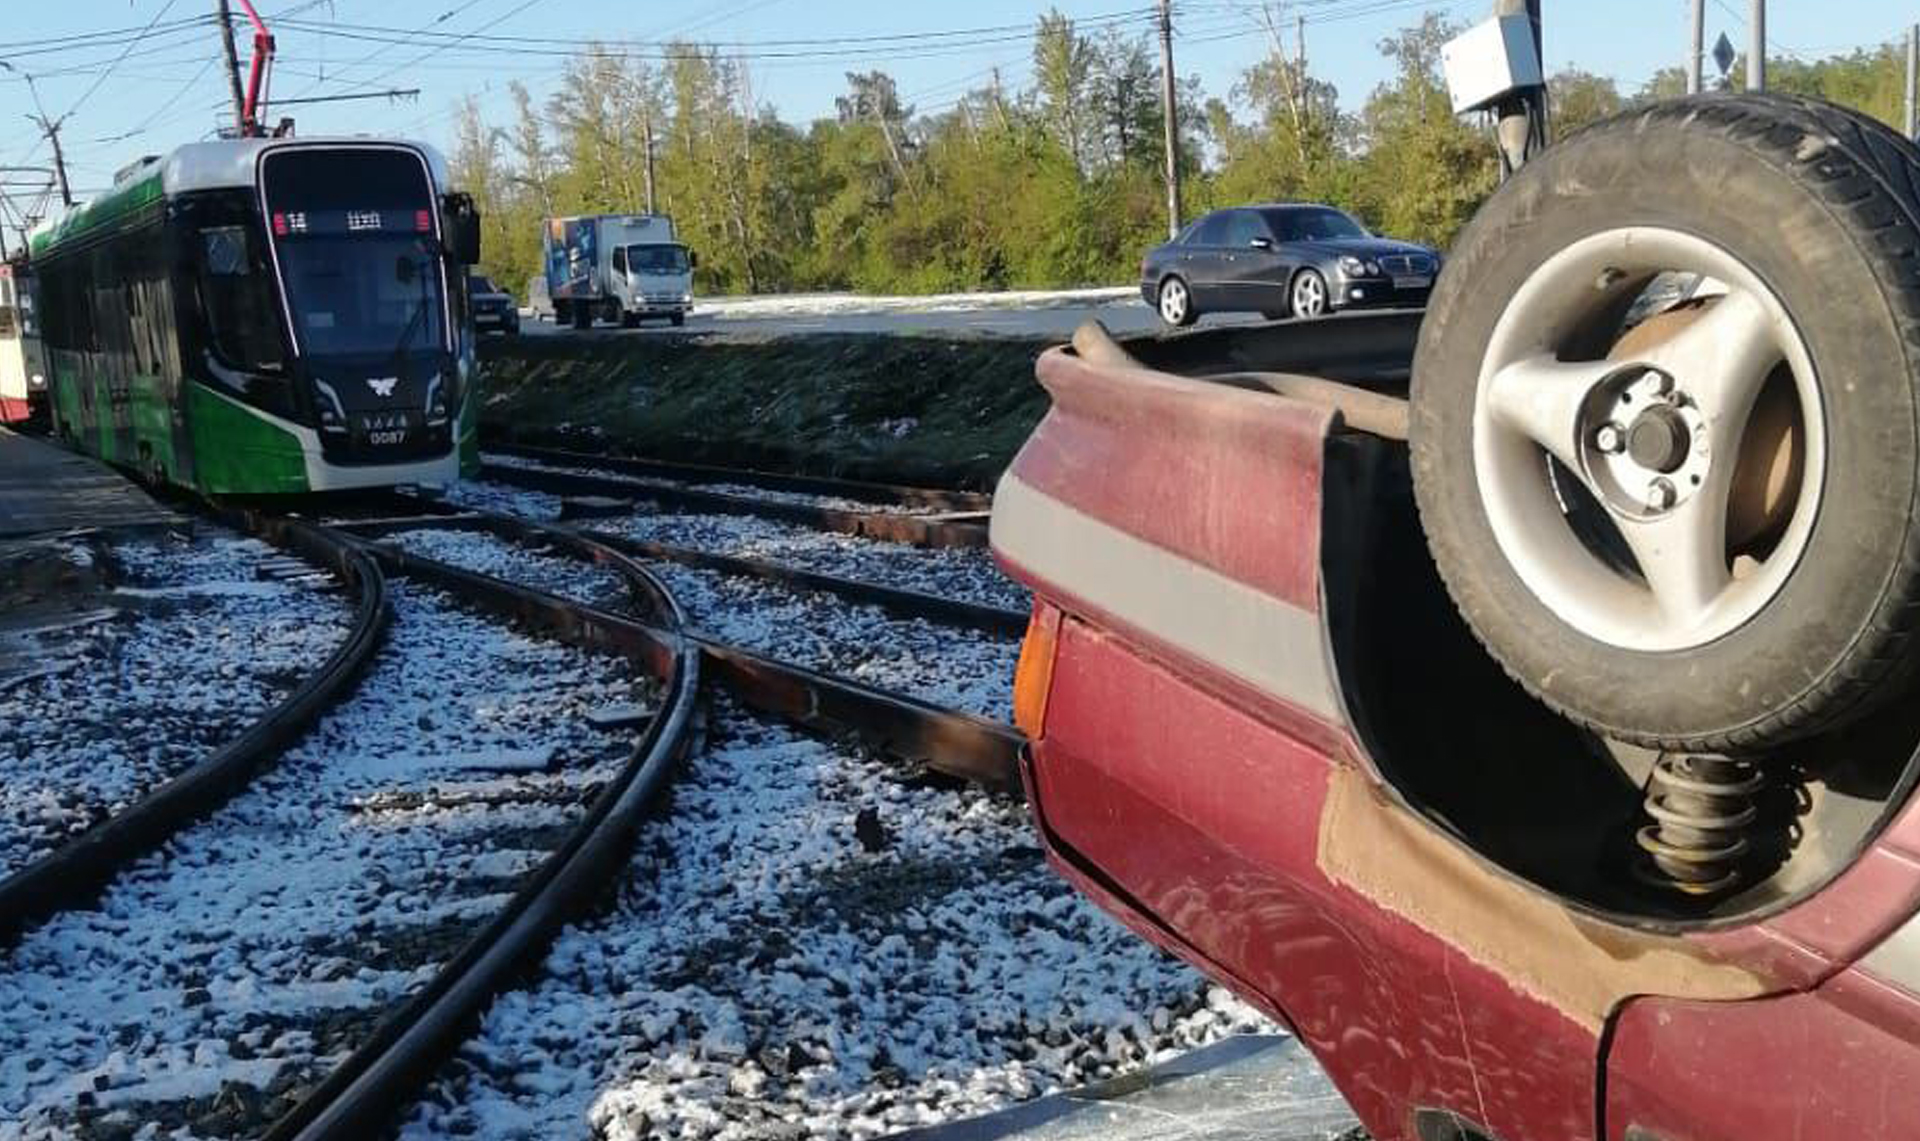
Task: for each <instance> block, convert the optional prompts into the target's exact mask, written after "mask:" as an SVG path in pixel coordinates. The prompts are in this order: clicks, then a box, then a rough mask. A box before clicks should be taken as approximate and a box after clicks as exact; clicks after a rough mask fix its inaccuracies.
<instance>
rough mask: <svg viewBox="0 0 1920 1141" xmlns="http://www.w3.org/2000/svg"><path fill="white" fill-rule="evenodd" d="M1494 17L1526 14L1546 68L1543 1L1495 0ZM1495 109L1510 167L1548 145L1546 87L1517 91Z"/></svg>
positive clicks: (1517, 166) (1502, 148)
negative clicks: (1542, 31) (1542, 23)
mask: <svg viewBox="0 0 1920 1141" xmlns="http://www.w3.org/2000/svg"><path fill="white" fill-rule="evenodd" d="M1493 14H1494V15H1495V16H1525V17H1526V18H1527V19H1528V21H1530V22H1531V23H1532V25H1533V53H1534V56H1535V57H1536V58H1537V59H1539V60H1540V61H1541V71H1542V74H1544V73H1545V69H1546V53H1545V51H1544V50H1543V40H1542V37H1541V33H1540V0H1494V5H1493ZM1496 111H1497V112H1498V114H1499V117H1500V122H1499V128H1498V131H1497V137H1498V138H1499V141H1500V153H1501V154H1502V155H1504V156H1505V159H1506V166H1507V169H1509V170H1519V169H1520V167H1521V166H1522V165H1523V164H1524V163H1525V162H1526V161H1527V160H1528V159H1530V158H1532V157H1534V156H1535V155H1537V154H1539V153H1540V152H1541V151H1543V150H1545V149H1546V146H1547V89H1546V88H1545V87H1544V86H1542V87H1536V88H1532V89H1529V90H1525V91H1520V92H1517V93H1516V94H1515V95H1514V96H1513V97H1512V98H1509V99H1507V100H1506V101H1505V102H1503V103H1501V104H1500V105H1499V106H1498V107H1497V108H1496Z"/></svg>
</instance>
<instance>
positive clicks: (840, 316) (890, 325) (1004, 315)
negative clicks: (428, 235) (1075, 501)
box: [521, 301, 1259, 340]
mask: <svg viewBox="0 0 1920 1141" xmlns="http://www.w3.org/2000/svg"><path fill="white" fill-rule="evenodd" d="M1089 317H1097V318H1099V319H1100V320H1101V321H1103V322H1105V323H1106V326H1107V328H1108V329H1109V330H1111V331H1112V332H1114V333H1118V334H1128V333H1149V332H1153V331H1155V330H1157V329H1158V328H1159V327H1160V324H1159V319H1158V318H1157V317H1155V316H1154V314H1153V311H1152V310H1150V309H1148V308H1147V307H1146V306H1145V305H1144V304H1142V303H1140V302H1139V301H1122V302H1114V303H1107V304H1076V305H1034V306H1029V307H1024V308H991V309H952V310H939V311H934V312H913V313H900V312H893V313H885V312H869V313H862V312H827V313H781V314H765V315H762V314H754V315H751V316H747V315H739V316H734V315H726V316H715V315H713V314H703V313H700V312H699V311H698V310H697V309H696V311H695V312H694V313H693V315H692V316H690V317H688V318H687V324H686V327H685V329H684V330H675V329H674V328H673V327H672V326H671V325H669V324H667V323H666V322H665V321H650V322H648V323H646V324H645V325H643V326H642V327H641V328H639V329H635V330H623V329H620V328H618V327H616V326H612V325H605V324H600V325H595V326H594V328H595V330H596V331H598V332H600V333H617V334H620V335H623V336H634V337H644V336H658V335H660V334H661V333H668V332H679V331H684V332H690V333H699V332H715V333H739V334H744V335H759V336H774V335H783V334H794V333H878V334H892V335H910V334H914V333H956V332H961V333H965V332H971V333H981V334H988V335H996V334H997V335H1000V336H1031V337H1058V338H1060V339H1061V340H1065V339H1066V338H1068V337H1070V336H1072V335H1073V331H1074V330H1075V329H1077V328H1079V326H1080V324H1081V322H1083V321H1085V320H1087V319H1088V318H1089ZM1257 320H1259V318H1258V317H1257V316H1253V315H1246V316H1210V317H1203V318H1201V323H1202V324H1208V325H1211V324H1216V323H1219V324H1226V323H1239V322H1243V321H1257ZM521 329H522V331H523V333H524V334H525V335H527V336H553V335H555V334H566V333H571V332H572V329H570V328H564V329H563V328H560V327H557V326H555V325H554V323H553V322H551V321H534V320H530V319H525V318H523V319H522V321H521Z"/></svg>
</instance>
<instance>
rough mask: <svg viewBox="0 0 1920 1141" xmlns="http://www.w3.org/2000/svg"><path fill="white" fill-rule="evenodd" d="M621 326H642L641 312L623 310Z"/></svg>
mask: <svg viewBox="0 0 1920 1141" xmlns="http://www.w3.org/2000/svg"><path fill="white" fill-rule="evenodd" d="M620 327H621V328H622V329H638V328H639V327H640V314H638V313H626V312H622V313H621V314H620Z"/></svg>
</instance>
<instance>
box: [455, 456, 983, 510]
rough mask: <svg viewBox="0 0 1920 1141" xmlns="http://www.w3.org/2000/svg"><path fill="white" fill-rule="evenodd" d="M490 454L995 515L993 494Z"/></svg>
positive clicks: (661, 463)
mask: <svg viewBox="0 0 1920 1141" xmlns="http://www.w3.org/2000/svg"><path fill="white" fill-rule="evenodd" d="M486 450H487V451H490V452H498V453H500V454H501V455H508V456H518V457H519V458H521V459H525V460H534V461H537V462H539V463H544V464H549V465H552V466H554V467H576V468H580V467H586V468H601V469H604V470H606V471H614V472H619V473H621V474H623V475H637V476H649V477H652V478H655V479H670V480H673V481H675V482H677V483H686V484H714V483H718V484H734V485H737V486H739V487H757V488H760V489H761V490H763V491H797V492H802V493H804V494H808V495H831V496H838V497H839V498H841V499H855V500H859V501H861V502H863V503H875V504H890V505H893V506H896V507H933V508H938V509H939V510H942V511H991V510H993V496H991V495H988V494H987V493H986V492H983V491H952V490H948V489H946V488H939V487H910V486H907V485H904V484H897V483H873V482H870V481H868V480H859V479H839V478H834V477H829V476H818V475H794V474H791V473H788V472H771V471H759V470H756V469H754V468H733V467H723V466H721V465H718V464H689V463H679V462H676V461H672V460H659V459H653V458H651V457H646V456H613V455H603V454H601V453H599V452H576V451H568V450H565V449H562V448H536V447H531V446H529V445H526V444H512V443H502V442H500V441H496V440H489V441H487V445H486Z"/></svg>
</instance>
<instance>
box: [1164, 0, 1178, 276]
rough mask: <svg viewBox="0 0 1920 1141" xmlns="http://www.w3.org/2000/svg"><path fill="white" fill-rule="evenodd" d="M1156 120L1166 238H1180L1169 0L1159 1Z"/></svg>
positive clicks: (1175, 102) (1176, 139)
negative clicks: (1162, 134) (1163, 165)
mask: <svg viewBox="0 0 1920 1141" xmlns="http://www.w3.org/2000/svg"><path fill="white" fill-rule="evenodd" d="M1160 118H1161V119H1162V120H1163V121H1164V124H1165V127H1166V136H1167V237H1169V238H1177V237H1179V236H1180V108H1179V105H1178V100H1177V99H1176V98H1175V94H1174V80H1173V0H1160Z"/></svg>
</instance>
